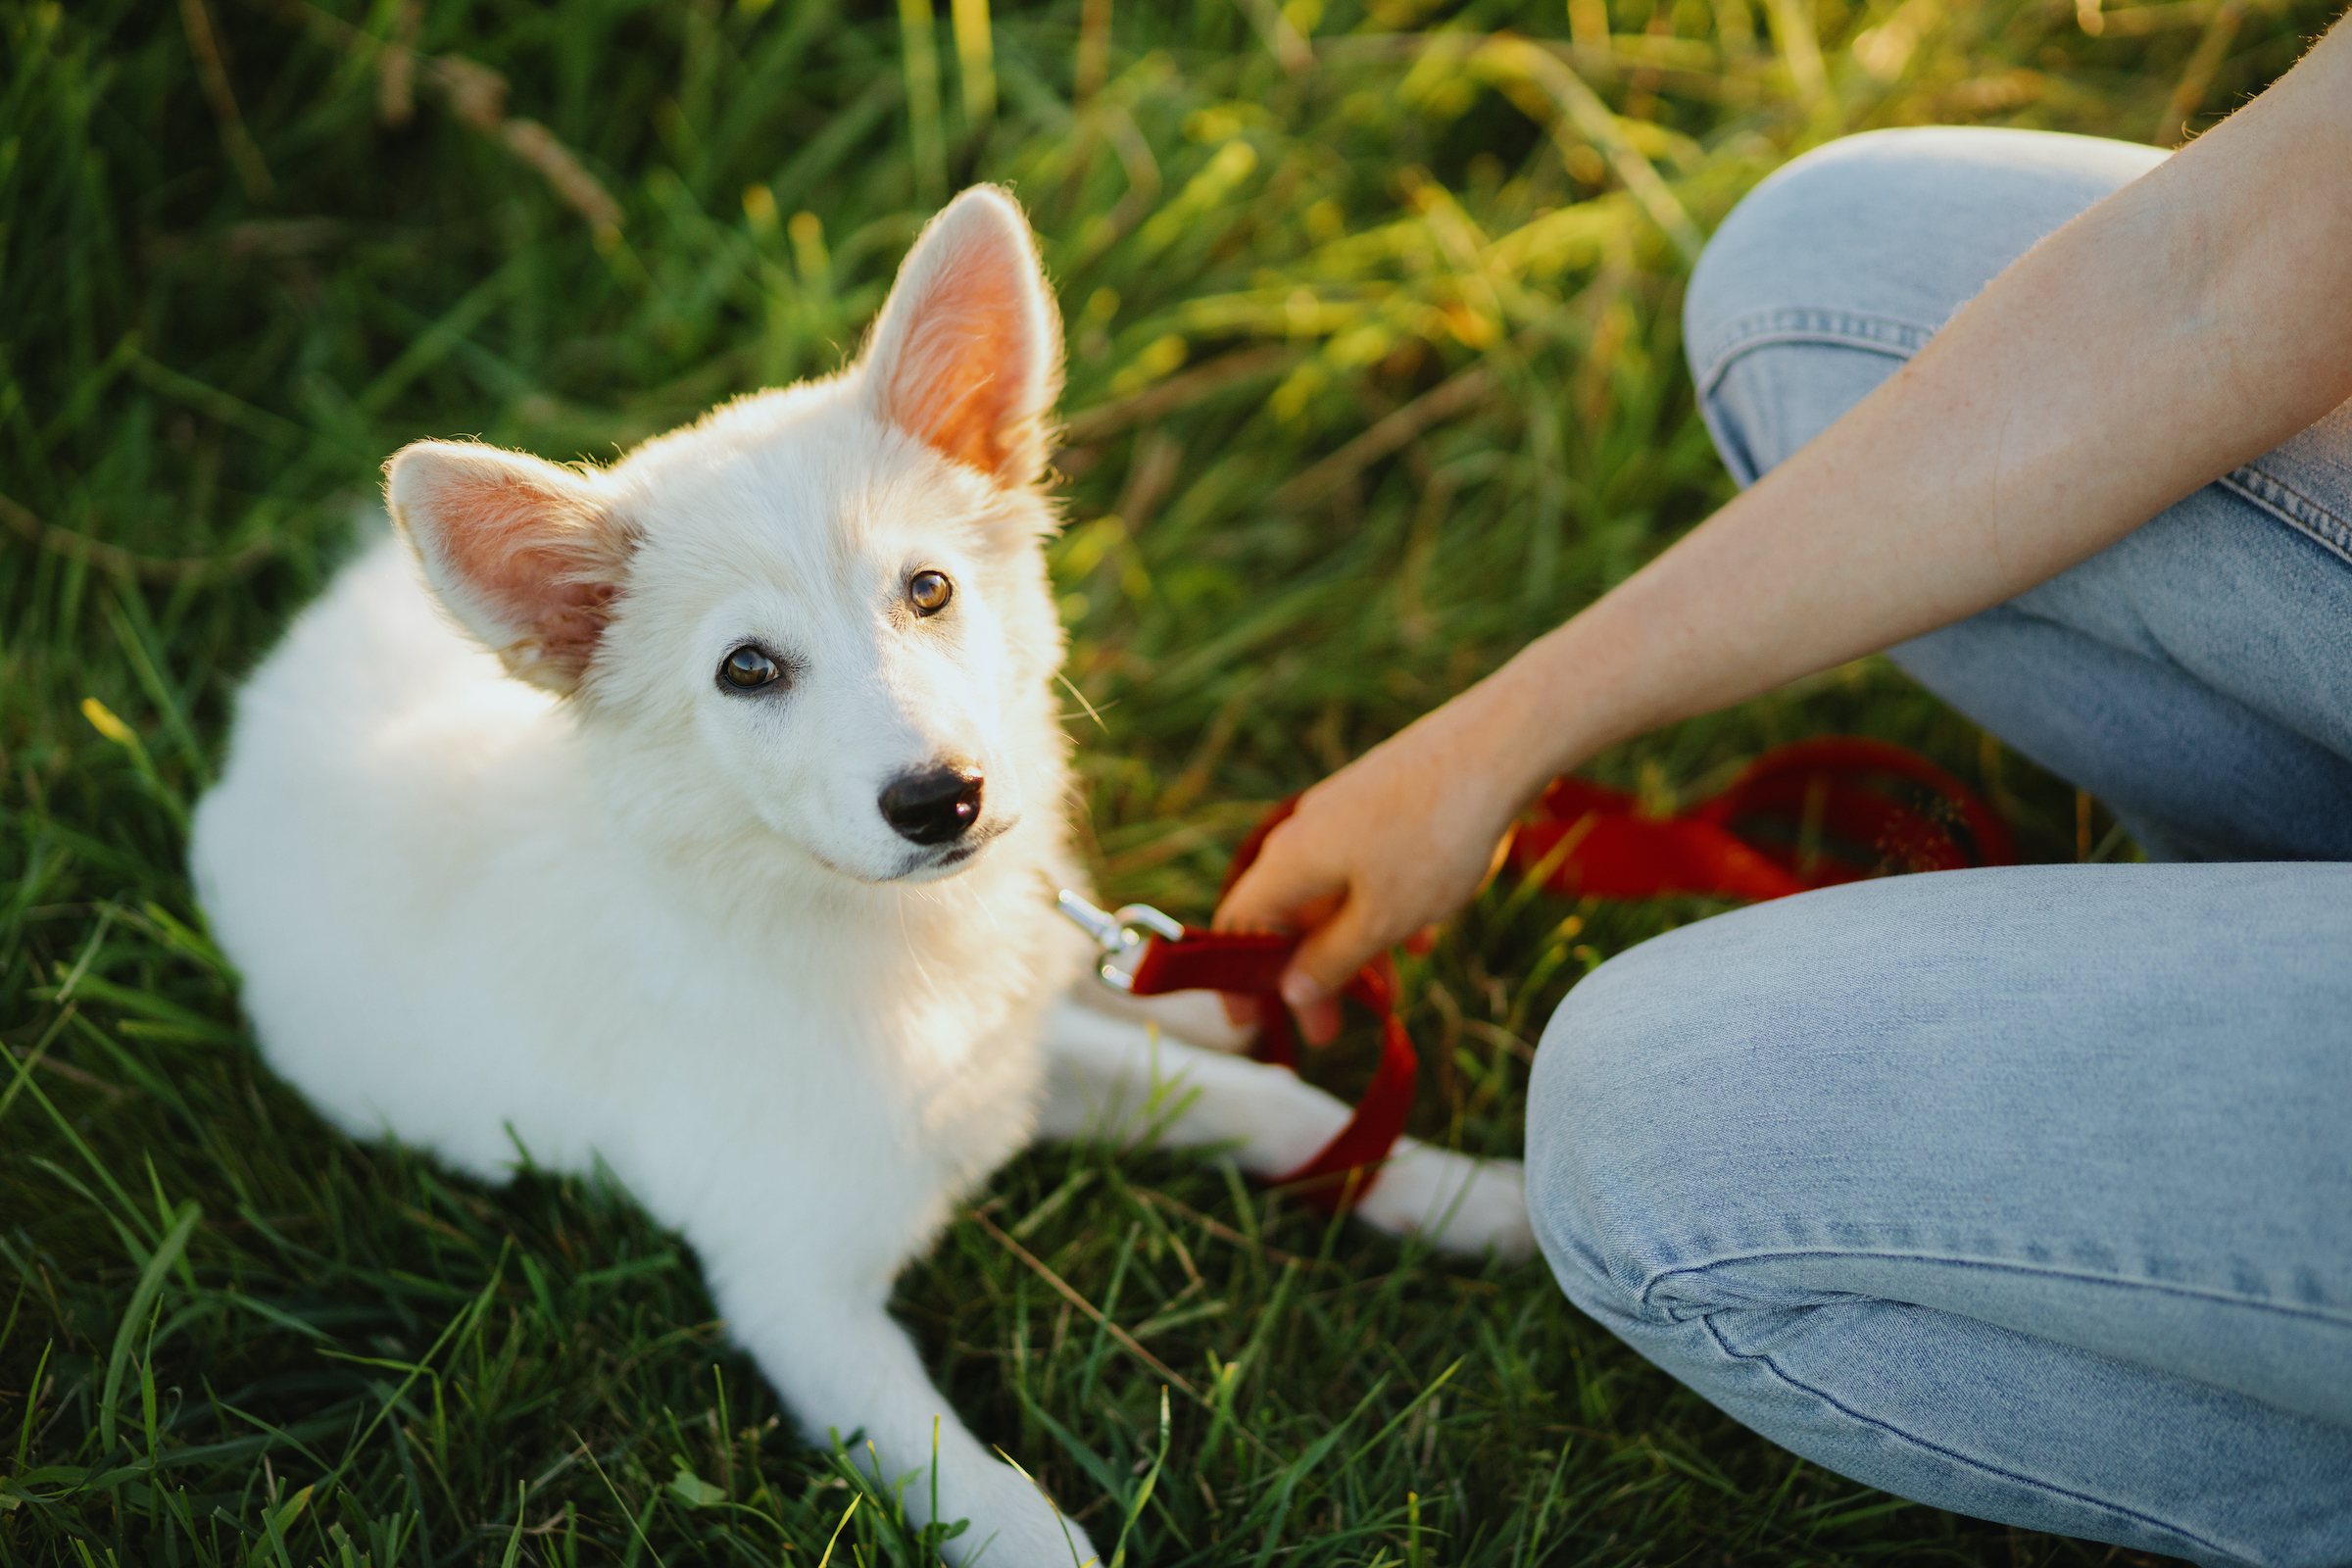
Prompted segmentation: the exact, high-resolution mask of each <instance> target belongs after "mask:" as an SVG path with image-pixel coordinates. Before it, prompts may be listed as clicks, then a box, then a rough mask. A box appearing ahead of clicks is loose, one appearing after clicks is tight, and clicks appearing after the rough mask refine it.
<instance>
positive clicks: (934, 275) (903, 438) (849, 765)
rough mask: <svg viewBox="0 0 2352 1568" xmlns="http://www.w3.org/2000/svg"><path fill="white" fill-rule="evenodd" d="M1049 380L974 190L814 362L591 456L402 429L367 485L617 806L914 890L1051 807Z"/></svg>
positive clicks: (1003, 203)
mask: <svg viewBox="0 0 2352 1568" xmlns="http://www.w3.org/2000/svg"><path fill="white" fill-rule="evenodd" d="M1060 378H1061V331H1060V323H1059V320H1058V319H1057V317H1056V315H1055V312H1054V303H1053V298H1052V296H1051V294H1050V293H1049V292H1048V291H1047V288H1046V284H1045V279H1044V276H1043V274H1042V272H1041V270H1040V268H1039V265H1038V260H1037V254H1036V250H1035V247H1034V245H1033V244H1032V242H1031V239H1030V235H1029V229H1028V225H1027V224H1026V223H1025V222H1024V221H1023V220H1022V218H1021V216H1020V213H1019V210H1018V209H1017V208H1015V207H1014V206H1013V204H1012V203H1011V201H1010V200H1009V199H1007V198H1006V197H1005V195H1004V194H1002V193H1001V192H998V191H995V190H991V189H987V188H981V189H976V190H972V191H967V192H966V193H964V194H963V195H962V196H960V197H958V198H957V199H956V201H955V202H954V203H953V204H951V205H950V206H949V207H948V209H947V210H946V211H945V212H943V213H941V214H940V215H939V217H938V218H937V219H936V220H934V221H933V222H932V223H931V225H930V226H929V227H928V228H926V229H925V230H924V232H923V234H922V237H921V238H920V239H918V240H917V241H916V242H915V245H914V249H913V250H912V251H911V252H910V253H909V254H908V256H907V262H906V265H905V266H904V267H903V268H902V269H901V270H900V272H899V278H898V282H897V284H896V285H895V286H894V287H893V289H892V291H891V295H890V299H889V301H888V302H887V303H886V304H885V305H884V306H883V309H882V314H881V316H880V317H879V318H878V319H876V321H875V324H874V327H873V331H872V333H871V335H870V336H869V338H868V340H867V345H866V349H865V352H864V354H863V355H862V356H861V357H860V358H859V360H858V363H857V364H855V365H854V366H852V367H851V368H849V369H848V370H846V371H844V372H843V373H842V374H841V375H839V376H836V377H834V378H833V379H831V380H829V381H824V382H818V383H813V384H807V385H803V386H798V387H793V388H789V389H786V390H784V391H780V392H769V393H762V394H759V395H757V396H754V397H750V398H746V399H743V400H741V401H738V402H736V403H734V404H730V405H728V406H727V407H725V408H722V409H719V410H717V411H715V412H714V413H712V414H711V415H710V416H709V417H706V418H704V419H703V420H702V421H701V422H699V423H697V424H695V425H692V426H690V427H688V428H686V429H683V430H678V431H674V432H672V433H671V434H669V435H666V436H662V437H660V438H658V439H656V440H654V441H651V442H649V443H647V444H646V445H645V446H643V447H641V448H639V449H638V450H637V451H636V452H634V453H632V454H630V455H629V456H628V457H627V458H626V459H624V460H623V461H622V462H620V463H619V464H617V465H616V466H613V467H612V468H609V469H594V468H564V467H559V466H555V465H552V464H548V463H543V462H541V461H539V460H538V459H535V458H528V457H522V456H518V455H516V454H513V453H505V452H499V451H496V450H494V449H492V448H488V447H483V446H478V445H468V444H463V443H454V442H439V441H428V442H419V443H417V444H416V445H414V446H411V447H408V448H406V449H404V450H403V451H402V452H400V453H399V454H398V455H397V456H396V457H394V458H393V460H392V462H391V463H390V464H389V465H388V466H387V470H386V471H387V480H386V494H387V497H388V500H389V503H390V507H391V512H392V515H393V516H394V518H395V519H396V520H397V521H398V523H399V524H400V526H401V528H402V530H403V532H404V533H405V534H406V535H407V537H408V538H409V540H410V541H411V542H412V544H413V545H414V546H415V549H416V552H417V559H418V561H419V562H420V563H421V564H422V567H423V571H424V576H425V579H426V581H427V583H428V584H429V585H430V587H431V588H432V590H433V592H434V593H435V594H437V595H438V596H439V598H440V599H441V601H442V603H443V604H444V605H445V606H446V607H447V609H448V610H449V612H450V613H452V614H453V615H454V616H455V617H456V618H457V620H458V621H459V622H460V623H461V624H462V625H464V627H465V628H466V630H468V631H469V632H470V633H471V634H472V635H473V636H475V637H476V638H478V639H479V640H480V641H481V642H482V643H483V644H484V645H485V646H487V647H488V648H490V649H491V650H492V651H494V652H495V653H497V654H498V655H499V657H500V658H501V659H502V660H503V661H504V662H505V663H506V666H507V668H508V670H509V672H510V673H512V674H513V675H514V676H515V678H517V679H520V680H524V681H528V682H530V683H532V684H534V685H537V686H540V687H543V688H545V689H547V690H549V691H552V692H556V693H558V694H560V695H563V696H565V697H567V698H570V699H571V700H572V701H573V703H574V704H575V705H576V707H577V709H578V711H579V712H580V715H581V724H582V729H583V731H584V732H585V733H586V734H587V735H588V736H589V737H590V738H591V740H592V741H593V742H594V743H596V749H595V755H596V757H597V758H598V766H599V767H600V769H602V770H603V773H604V775H605V776H604V782H605V783H606V785H607V787H608V795H609V797H610V798H612V799H613V800H614V801H615V802H616V804H617V805H618V806H619V807H620V808H621V809H622V812H623V814H624V816H626V817H628V818H629V819H632V820H635V821H638V822H641V823H647V824H659V828H660V830H661V831H663V832H665V833H668V834H670V835H671V836H673V837H684V838H690V839H699V840H701V841H703V842H704V843H706V844H707V845H708V846H711V847H714V848H717V847H724V846H727V845H730V844H742V843H743V842H745V840H746V838H747V837H749V838H750V839H754V840H757V839H761V838H765V839H769V840H773V841H780V842H782V843H784V844H787V845H789V846H791V847H793V848H794V849H796V850H797V851H798V852H799V853H800V854H801V855H802V856H804V857H806V858H808V859H809V860H811V861H813V862H814V863H815V864H817V865H819V866H822V867H825V868H826V869H828V870H830V871H833V872H836V873H839V874H841V875H844V876H847V877H851V878H855V879H857V880H859V881H865V882H884V881H894V880H901V879H917V880H919V879H927V878H931V877H936V876H945V875H950V874H953V873H954V872H955V871H956V869H958V868H959V867H961V866H963V865H965V864H968V863H970V862H971V861H972V860H973V859H974V858H976V857H977V856H978V855H980V854H981V853H982V852H983V850H984V849H985V848H986V846H987V845H988V844H989V843H990V842H992V841H993V840H995V839H996V838H998V837H1000V836H1002V835H1003V834H1004V833H1005V832H1006V831H1009V830H1010V829H1011V828H1012V827H1013V826H1014V825H1015V824H1016V823H1017V822H1018V821H1019V820H1020V817H1021V814H1022V812H1023V811H1024V809H1035V810H1039V811H1048V812H1050V811H1053V810H1055V809H1058V806H1059V801H1058V799H1057V797H1058V795H1059V792H1060V768H1061V761H1062V742H1061V738H1060V735H1059V731H1058V727H1057V725H1056V724H1055V723H1054V718H1053V704H1052V703H1051V701H1050V699H1049V695H1048V693H1047V691H1046V683H1047V681H1048V679H1049V677H1050V675H1051V672H1052V670H1053V668H1054V664H1055V663H1056V662H1058V660H1059V657H1060V631H1059V627H1058V624H1057V622H1056V620H1055V617H1054V609H1053V603H1052V598H1051V595H1050V594H1049V592H1048V589H1047V585H1046V578H1045V570H1044V562H1043V558H1042V555H1041V552H1040V551H1039V549H1038V540H1039V537H1040V535H1041V534H1042V533H1043V532H1044V531H1045V530H1046V529H1047V528H1048V527H1049V526H1050V525H1051V522H1052V517H1051V514H1050V512H1049V510H1048V508H1047V506H1046V504H1045V502H1044V500H1043V498H1042V497H1041V496H1040V494H1039V493H1038V489H1037V482H1038V478H1039V475H1040V473H1041V472H1042V470H1043V468H1044V466H1045V462H1046V458H1047V456H1048V451H1049V446H1050V436H1051V432H1050V429H1049V427H1048V423H1047V417H1048V415H1049V413H1050V411H1051V410H1052V408H1053V405H1054V397H1055V395H1056V394H1057V393H1058V391H1059V389H1060Z"/></svg>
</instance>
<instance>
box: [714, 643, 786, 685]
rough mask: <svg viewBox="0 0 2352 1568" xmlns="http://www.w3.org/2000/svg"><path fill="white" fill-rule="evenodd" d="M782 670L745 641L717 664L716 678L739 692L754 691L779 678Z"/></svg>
mask: <svg viewBox="0 0 2352 1568" xmlns="http://www.w3.org/2000/svg"><path fill="white" fill-rule="evenodd" d="M783 673H784V671H783V670H782V669H781V668H779V667H778V666H777V664H776V662H775V661H774V660H772V659H770V658H768V656H767V655H765V654H763V653H761V652H760V650H759V649H757V648H754V647H753V646H752V645H751V644H750V643H745V644H744V645H743V646H742V647H741V648H738V649H736V650H735V651H734V652H733V653H731V654H729V655H728V656H727V660H726V662H725V663H723V664H721V665H719V666H718V678H719V679H720V680H721V681H723V682H724V683H726V684H727V685H728V686H731V687H733V688H734V689H735V690H737V691H739V692H748V691H756V690H758V689H759V688H760V687H762V686H765V685H768V684H769V683H770V682H772V681H775V680H777V679H779V678H780V677H781V676H782V675H783Z"/></svg>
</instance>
